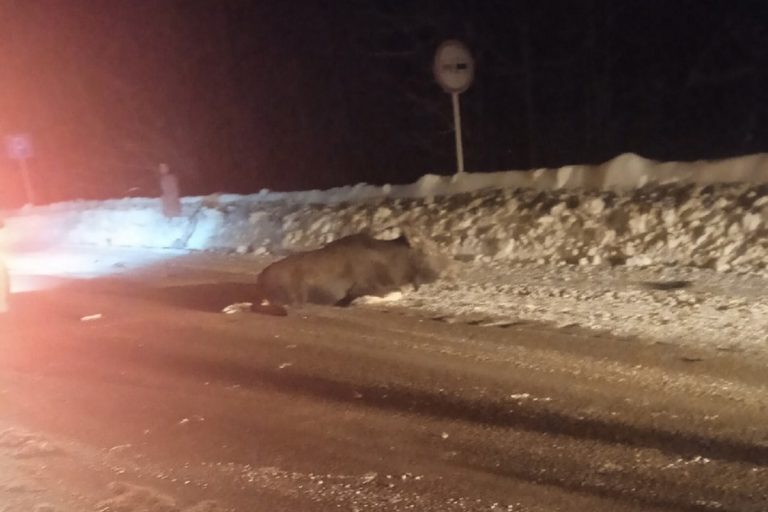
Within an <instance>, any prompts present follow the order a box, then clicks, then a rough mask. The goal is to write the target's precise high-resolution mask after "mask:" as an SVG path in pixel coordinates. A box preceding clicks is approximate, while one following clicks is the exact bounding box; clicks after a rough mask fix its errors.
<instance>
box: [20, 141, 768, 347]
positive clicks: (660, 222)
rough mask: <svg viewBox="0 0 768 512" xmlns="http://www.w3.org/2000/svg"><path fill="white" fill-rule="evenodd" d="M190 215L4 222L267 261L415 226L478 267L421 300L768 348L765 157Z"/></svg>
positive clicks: (119, 205)
mask: <svg viewBox="0 0 768 512" xmlns="http://www.w3.org/2000/svg"><path fill="white" fill-rule="evenodd" d="M183 214H184V215H183V216H182V217H180V218H176V219H170V220H168V219H164V218H163V217H162V215H161V213H160V205H159V201H158V200H157V199H136V198H133V199H123V200H114V201H105V202H73V203H67V204H60V205H51V206H48V207H40V208H29V209H25V210H23V211H22V212H18V214H17V215H14V216H12V217H10V218H9V219H8V222H7V224H8V229H7V230H6V231H8V234H7V237H8V242H9V245H11V246H14V245H18V246H24V244H25V243H26V244H28V245H32V246H42V247H45V246H46V244H63V245H72V244H74V245H79V244H84V245H93V246H100V247H106V246H111V247H115V246H117V247H145V248H177V249H182V248H185V249H196V250H200V249H209V250H218V251H224V252H235V253H238V254H243V255H249V256H266V257H269V256H276V255H281V254H284V253H286V252H291V251H296V250H305V249H311V248H314V247H317V246H320V245H322V244H324V243H327V242H330V241H332V240H334V239H336V238H339V237H341V236H345V235H348V234H352V233H357V232H360V231H363V230H369V231H371V232H373V233H374V234H376V235H377V236H380V237H384V238H387V237H393V236H397V235H398V234H399V233H400V232H402V231H405V232H406V233H407V234H408V235H410V237H411V238H412V239H413V240H414V241H415V242H416V243H417V244H422V245H424V246H426V247H427V248H428V249H429V250H431V251H434V252H436V253H439V254H441V255H445V256H448V257H450V258H452V259H455V260H459V261H462V262H465V263H464V264H462V265H459V266H458V267H457V268H459V272H458V273H457V275H456V276H455V279H453V280H445V281H443V282H441V283H438V284H436V285H434V286H430V287H425V288H423V289H422V290H420V291H419V292H418V293H410V294H406V296H405V298H404V303H405V304H408V305H411V306H413V307H419V305H420V304H422V305H423V304H428V305H430V306H429V307H431V308H433V309H434V308H436V307H437V308H442V309H443V310H446V311H448V312H454V313H467V312H475V313H484V314H488V315H490V316H497V317H512V318H521V319H528V320H542V321H551V322H554V323H556V324H558V325H573V324H578V325H580V326H583V327H589V328H595V329H607V330H610V331H613V332H617V333H622V334H629V335H640V336H643V337H646V338H650V339H658V340H678V341H680V342H685V343H703V344H706V345H710V346H714V347H719V348H721V349H730V347H733V346H736V349H738V350H747V349H749V350H760V351H766V349H767V348H768V341H766V335H765V334H764V333H765V332H768V321H766V320H765V319H766V318H768V315H766V313H768V301H767V300H766V299H764V298H763V295H762V290H764V289H765V285H768V280H767V279H766V278H768V267H767V265H766V262H768V236H766V235H768V155H751V156H745V157H740V158H734V159H729V160H723V161H719V162H693V163H680V162H671V163H658V162H653V161H650V160H646V159H643V158H641V157H639V156H637V155H632V154H627V155H621V156H619V157H617V158H615V159H613V160H611V161H609V162H606V163H605V164H603V165H600V166H568V167H563V168H560V169H553V170H547V169H540V170H535V171H528V172H501V173H477V174H471V173H467V174H463V175H460V176H450V177H440V176H434V175H427V176H424V177H423V178H422V179H421V180H419V181H418V182H416V183H414V184H411V185H403V186H389V185H387V186H384V187H372V186H369V185H365V184H360V185H356V186H352V187H343V188H339V189H333V190H329V191H307V192H291V193H275V192H268V191H262V192H260V193H259V194H254V195H250V196H236V195H214V196H210V197H205V198H185V200H184V212H183ZM681 276H682V277H681ZM675 283H677V285H675ZM712 283H717V284H716V285H713V284H712ZM673 285H674V286H673ZM745 290H747V291H745Z"/></svg>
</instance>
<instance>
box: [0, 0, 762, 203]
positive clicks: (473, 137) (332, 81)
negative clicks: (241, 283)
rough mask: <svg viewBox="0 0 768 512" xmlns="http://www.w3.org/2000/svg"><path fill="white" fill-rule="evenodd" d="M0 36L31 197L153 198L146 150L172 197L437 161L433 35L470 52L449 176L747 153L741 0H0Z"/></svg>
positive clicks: (757, 39) (315, 183) (415, 171)
mask: <svg viewBox="0 0 768 512" xmlns="http://www.w3.org/2000/svg"><path fill="white" fill-rule="evenodd" d="M0 34H2V36H1V37H0V133H2V134H3V135H5V134H8V133H16V132H27V133H29V134H30V135H31V136H32V139H33V142H34V144H35V152H36V155H35V159H34V160H33V161H32V162H30V163H31V166H32V170H33V172H34V179H35V187H36V188H37V189H38V191H39V195H40V196H42V199H43V200H44V201H53V200H60V199H68V198H77V197H86V198H91V197H93V198H100V197H122V196H124V195H127V194H134V195H152V194H154V193H156V182H157V180H156V176H155V175H154V169H155V167H156V165H157V163H159V162H167V163H169V164H170V165H171V168H172V169H174V170H175V171H176V172H177V173H178V174H179V175H180V177H181V181H182V187H183V188H184V192H185V193H188V194H190V193H192V194H203V193H209V192H214V191H221V190H223V191H232V192H242V193H248V192H255V191H258V190H259V189H261V188H265V187H266V188H272V189H283V190H285V189H306V188H317V187H330V186H336V185H342V184H348V183H352V182H358V181H367V182H370V183H385V182H395V183H403V182H409V181H412V180H414V179H416V178H417V177H419V176H420V175H422V174H424V173H427V172H436V173H450V172H452V171H453V170H454V168H455V162H454V152H453V151H454V150H453V135H452V132H451V130H452V124H451V123H452V118H451V106H450V99H449V97H448V95H447V94H445V93H444V92H442V91H441V90H440V88H439V87H438V86H437V85H436V84H435V83H434V80H433V78H432V73H431V64H432V58H433V55H434V51H435V49H436V47H437V45H438V44H439V43H440V42H441V41H442V40H444V39H446V38H458V39H461V40H463V41H464V42H465V43H466V44H467V45H468V46H469V47H470V48H471V49H472V51H473V53H474V55H475V58H476V61H477V76H476V80H475V83H474V85H473V87H472V88H471V89H470V90H469V91H468V92H467V93H465V94H463V95H462V114H463V119H464V135H465V156H466V167H467V170H470V171H490V170H501V169H521V168H529V167H540V166H559V165H564V164H569V163H596V162H601V161H604V160H607V159H609V158H611V157H613V156H615V155H617V154H619V153H622V152H626V151H634V152H637V153H640V154H641V155H643V156H646V157H650V158H656V159H698V158H718V157H724V156H730V155H736V154H743V153H750V152H759V151H765V150H767V149H768V93H767V92H766V91H768V89H767V88H766V86H765V84H767V83H768V80H766V78H768V77H767V76H766V75H767V74H768V9H766V3H765V2H764V1H762V0H756V1H750V0H719V1H718V0H634V1H625V2H622V1H617V0H583V1H558V2H555V1H534V0H531V1H512V0H508V1H504V0H495V1H494V0H474V1H473V0H443V1H441V2H426V1H425V2H391V1H385V0H379V1H375V0H339V1H330V0H325V1H323V0H316V1H309V0H302V1H298V0H292V1H274V2H268V1H266V0H264V1H260V2H251V1H224V0H219V1H214V0H162V1H149V0H138V1H137V0H109V1H103V0H90V1H84V0H71V1H60V0H0ZM0 179H1V180H2V189H0V201H3V202H5V204H11V203H14V202H18V200H20V198H21V186H20V181H19V180H18V174H17V171H16V168H15V166H14V163H13V162H11V161H9V160H7V159H6V158H5V156H4V155H3V157H2V159H0Z"/></svg>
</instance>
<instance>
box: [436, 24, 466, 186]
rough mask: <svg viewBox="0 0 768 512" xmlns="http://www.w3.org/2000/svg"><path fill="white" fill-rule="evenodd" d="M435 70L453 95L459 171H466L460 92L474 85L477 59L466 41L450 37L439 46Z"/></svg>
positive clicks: (446, 90)
mask: <svg viewBox="0 0 768 512" xmlns="http://www.w3.org/2000/svg"><path fill="white" fill-rule="evenodd" d="M433 71H434V73H435V79H436V80H437V83H438V84H440V87H442V88H443V90H444V91H445V92H447V93H448V94H450V95H451V102H452V103H453V127H454V133H455V135H456V165H457V169H458V171H457V172H460V173H461V172H464V148H463V147H462V143H461V109H460V106H459V94H461V93H462V92H464V91H466V90H467V89H469V86H470V85H472V80H473V79H474V77H475V61H474V59H472V54H471V53H469V49H468V48H467V47H466V46H464V43H462V42H461V41H456V40H454V39H450V40H448V41H445V42H443V43H442V44H441V45H440V46H439V47H438V48H437V52H436V53H435V62H434V67H433Z"/></svg>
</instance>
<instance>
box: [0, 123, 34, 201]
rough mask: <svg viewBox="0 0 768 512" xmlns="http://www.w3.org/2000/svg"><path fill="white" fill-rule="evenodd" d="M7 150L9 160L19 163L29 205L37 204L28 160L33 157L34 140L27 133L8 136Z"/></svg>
mask: <svg viewBox="0 0 768 512" xmlns="http://www.w3.org/2000/svg"><path fill="white" fill-rule="evenodd" d="M5 149H6V151H7V152H8V158H10V159H11V160H16V161H17V162H19V169H20V170H21V178H22V180H23V181H24V191H25V193H26V195H27V204H35V193H34V190H33V189H32V180H31V178H30V176H29V168H28V167H27V160H28V159H29V158H31V157H32V140H31V139H30V138H29V135H27V134H26V133H16V134H13V135H8V136H6V137H5Z"/></svg>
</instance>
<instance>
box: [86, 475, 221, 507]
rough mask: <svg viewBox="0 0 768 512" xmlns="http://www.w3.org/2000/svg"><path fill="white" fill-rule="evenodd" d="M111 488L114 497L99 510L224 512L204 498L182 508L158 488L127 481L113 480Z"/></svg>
mask: <svg viewBox="0 0 768 512" xmlns="http://www.w3.org/2000/svg"><path fill="white" fill-rule="evenodd" d="M109 489H110V490H111V491H112V492H113V493H114V494H115V496H113V497H112V498H108V499H106V500H102V501H100V502H99V503H98V504H97V505H96V510H97V511H98V512H223V510H224V509H222V508H221V507H220V506H219V505H218V503H216V502H215V501H212V500H204V501H201V502H199V503H196V504H194V505H192V506H190V507H185V508H182V507H180V506H178V505H177V504H176V500H174V499H173V498H172V497H170V496H168V495H166V494H163V493H162V492H160V491H158V490H157V489H153V488H151V487H145V486H141V485H134V484H129V483H125V482H112V483H110V484H109Z"/></svg>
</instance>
